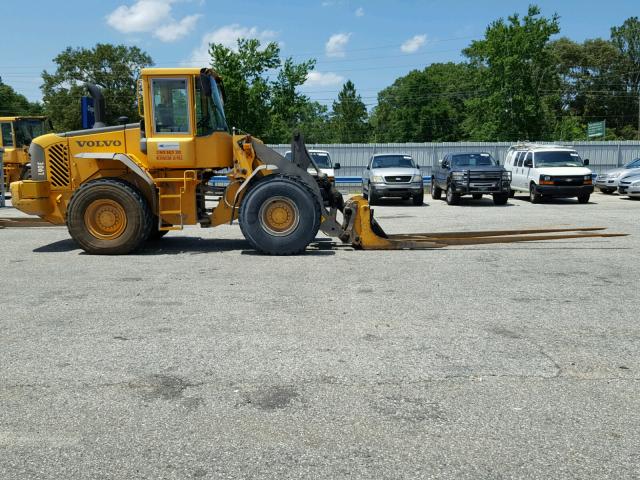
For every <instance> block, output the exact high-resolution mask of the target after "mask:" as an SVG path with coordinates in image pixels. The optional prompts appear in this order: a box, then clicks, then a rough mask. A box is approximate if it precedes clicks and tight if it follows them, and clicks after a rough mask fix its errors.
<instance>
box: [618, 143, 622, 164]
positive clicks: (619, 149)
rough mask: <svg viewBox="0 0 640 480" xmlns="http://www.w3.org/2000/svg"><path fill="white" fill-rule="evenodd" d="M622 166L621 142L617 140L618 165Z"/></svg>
mask: <svg viewBox="0 0 640 480" xmlns="http://www.w3.org/2000/svg"><path fill="white" fill-rule="evenodd" d="M621 166H622V144H621V143H620V142H618V167H621Z"/></svg>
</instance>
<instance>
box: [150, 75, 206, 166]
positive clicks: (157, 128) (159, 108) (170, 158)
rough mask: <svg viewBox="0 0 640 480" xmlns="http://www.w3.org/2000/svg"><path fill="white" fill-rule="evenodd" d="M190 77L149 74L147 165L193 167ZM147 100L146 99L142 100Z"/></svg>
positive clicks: (193, 127) (193, 126) (191, 89)
mask: <svg viewBox="0 0 640 480" xmlns="http://www.w3.org/2000/svg"><path fill="white" fill-rule="evenodd" d="M192 82H193V79H192V78H191V77H190V76H167V77H161V78H160V77H150V78H149V82H148V85H147V88H148V92H147V93H148V97H147V98H148V99H149V102H148V104H147V105H145V111H147V112H150V118H148V120H147V121H148V123H149V125H148V127H147V155H148V161H149V167H151V168H194V167H195V163H196V158H195V148H194V131H195V125H194V115H193V105H194V99H193V86H192ZM145 103H147V102H145Z"/></svg>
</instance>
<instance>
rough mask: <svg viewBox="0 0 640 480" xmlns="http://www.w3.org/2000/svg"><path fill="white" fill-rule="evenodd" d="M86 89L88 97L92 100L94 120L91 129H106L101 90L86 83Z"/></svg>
mask: <svg viewBox="0 0 640 480" xmlns="http://www.w3.org/2000/svg"><path fill="white" fill-rule="evenodd" d="M86 87H87V90H89V95H91V98H93V117H94V118H95V123H94V124H93V128H102V127H106V126H107V124H106V123H104V110H105V103H104V95H102V89H101V88H100V87H98V86H97V85H93V84H92V83H87V85H86Z"/></svg>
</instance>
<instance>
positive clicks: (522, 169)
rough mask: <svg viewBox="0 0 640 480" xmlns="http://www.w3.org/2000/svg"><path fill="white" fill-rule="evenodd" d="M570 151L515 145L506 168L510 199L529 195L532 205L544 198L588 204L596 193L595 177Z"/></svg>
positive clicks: (505, 163)
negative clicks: (572, 198)
mask: <svg viewBox="0 0 640 480" xmlns="http://www.w3.org/2000/svg"><path fill="white" fill-rule="evenodd" d="M585 165H589V160H582V159H581V158H580V155H578V152H576V151H575V150H574V149H573V148H571V147H563V146H558V145H535V144H522V145H515V146H513V147H511V148H510V149H509V151H508V152H507V157H506V159H505V162H504V168H505V169H506V170H508V171H510V172H511V196H513V195H514V194H515V192H527V193H528V194H529V198H530V199H531V202H532V203H539V202H540V201H542V198H543V197H564V198H569V197H577V198H578V202H579V203H588V202H589V197H590V195H591V194H592V193H593V173H592V172H591V170H589V169H588V168H586V166H585Z"/></svg>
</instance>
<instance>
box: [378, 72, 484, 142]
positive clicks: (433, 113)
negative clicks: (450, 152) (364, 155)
mask: <svg viewBox="0 0 640 480" xmlns="http://www.w3.org/2000/svg"><path fill="white" fill-rule="evenodd" d="M474 76H475V72H474V69H473V68H472V67H471V66H470V65H466V64H455V63H445V64H442V63H434V64H432V65H430V66H428V67H426V68H425V69H424V70H422V71H418V70H414V71H412V72H410V73H409V74H408V75H406V76H404V77H400V78H398V79H397V80H396V81H395V82H394V83H393V85H391V86H390V87H387V88H385V89H384V90H382V91H381V92H380V93H379V94H378V105H377V106H376V108H375V109H374V110H373V113H372V119H371V123H372V125H373V129H374V130H373V135H374V139H375V140H376V141H379V142H448V141H458V140H460V139H463V138H464V132H463V128H462V123H463V121H464V119H465V116H466V109H465V98H467V97H468V96H469V95H473V94H472V89H473V78H474Z"/></svg>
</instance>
